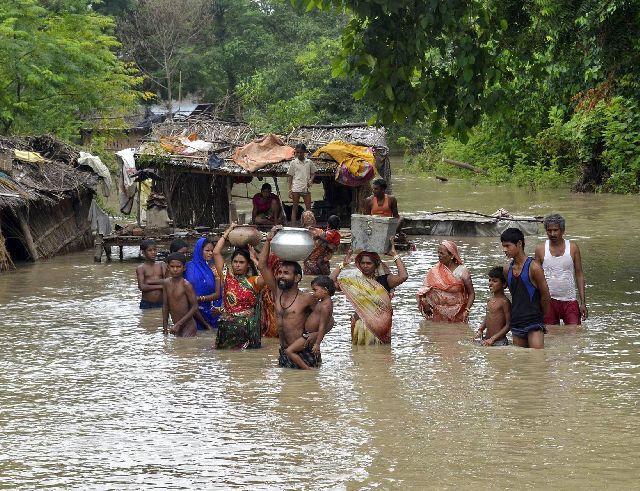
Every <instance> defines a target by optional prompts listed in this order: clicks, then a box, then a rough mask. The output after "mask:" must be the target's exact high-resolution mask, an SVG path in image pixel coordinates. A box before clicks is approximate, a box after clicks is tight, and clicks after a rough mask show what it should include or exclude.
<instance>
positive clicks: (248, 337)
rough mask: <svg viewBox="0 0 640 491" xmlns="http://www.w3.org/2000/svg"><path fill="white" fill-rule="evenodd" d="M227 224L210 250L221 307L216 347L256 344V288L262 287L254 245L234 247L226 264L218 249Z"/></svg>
mask: <svg viewBox="0 0 640 491" xmlns="http://www.w3.org/2000/svg"><path fill="white" fill-rule="evenodd" d="M234 228H235V224H234V225H231V226H230V227H229V228H228V229H227V230H226V231H225V232H224V234H222V237H221V238H220V240H218V243H217V244H216V246H215V248H214V250H213V257H214V260H215V264H216V269H217V270H218V274H219V275H220V277H221V278H224V280H223V291H224V294H223V305H224V311H223V313H222V317H221V319H220V321H219V327H218V335H217V337H216V344H215V347H216V349H244V348H260V336H261V326H260V301H259V299H260V291H261V290H262V288H263V287H264V280H263V279H262V276H258V274H257V273H256V269H255V264H257V262H258V259H257V257H256V253H255V249H254V248H253V247H252V246H249V247H248V249H245V248H242V247H236V248H235V250H234V251H233V253H232V254H231V265H229V266H227V267H226V271H225V264H224V258H223V256H222V249H223V248H224V244H225V241H226V240H227V239H228V237H229V233H230V232H231V231H232V230H233V229H234Z"/></svg>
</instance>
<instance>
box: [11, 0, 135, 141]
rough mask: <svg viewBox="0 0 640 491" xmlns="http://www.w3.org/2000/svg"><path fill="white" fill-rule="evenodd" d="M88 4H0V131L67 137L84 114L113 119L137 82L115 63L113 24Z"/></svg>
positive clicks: (131, 98) (23, 0) (131, 99)
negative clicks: (51, 134) (90, 8)
mask: <svg viewBox="0 0 640 491" xmlns="http://www.w3.org/2000/svg"><path fill="white" fill-rule="evenodd" d="M89 6H90V2H88V1H79V0H76V1H72V0H68V1H63V0H59V1H56V2H38V1H36V0H5V1H4V2H2V4H0V59H2V60H3V63H2V64H0V132H2V133H5V134H7V133H10V132H11V133H16V134H19V133H46V132H52V133H56V135H57V136H58V137H61V138H64V139H72V138H74V137H76V136H77V134H78V130H79V128H80V127H81V126H82V119H83V118H87V117H89V116H100V115H108V116H109V117H112V118H113V117H117V116H118V115H120V114H122V113H123V112H125V111H126V110H128V108H130V107H131V105H133V104H135V103H136V100H137V98H138V96H139V93H138V92H136V90H135V87H136V85H137V84H138V83H139V82H140V79H139V78H137V77H136V76H135V72H134V71H133V70H132V69H131V68H130V67H128V66H127V65H125V64H124V63H122V62H121V61H120V60H119V59H118V57H117V53H116V50H117V49H118V46H119V43H118V41H117V40H116V39H115V37H113V35H112V34H111V33H112V30H113V27H114V24H113V21H112V20H111V19H110V18H109V17H105V16H103V15H99V14H97V13H95V12H92V11H91V10H89Z"/></svg>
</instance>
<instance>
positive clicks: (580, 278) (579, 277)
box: [570, 242, 589, 320]
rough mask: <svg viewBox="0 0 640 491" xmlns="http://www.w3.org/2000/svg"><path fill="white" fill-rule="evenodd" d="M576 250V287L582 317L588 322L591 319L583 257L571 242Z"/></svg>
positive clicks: (574, 256)
mask: <svg viewBox="0 0 640 491" xmlns="http://www.w3.org/2000/svg"><path fill="white" fill-rule="evenodd" d="M570 244H571V246H572V247H573V248H574V253H573V269H574V271H575V273H576V285H577V287H578V302H579V304H580V315H581V316H582V320H586V319H587V317H589V311H588V310H587V297H586V296H585V280H584V270H583V269H582V256H581V254H580V248H579V247H578V244H576V243H575V242H570Z"/></svg>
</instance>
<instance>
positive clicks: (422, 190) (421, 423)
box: [0, 175, 640, 490]
mask: <svg viewBox="0 0 640 491" xmlns="http://www.w3.org/2000/svg"><path fill="white" fill-rule="evenodd" d="M394 194H396V195H397V196H398V198H399V206H400V211H401V213H402V212H409V211H420V210H423V211H426V210H438V209H441V210H443V209H472V210H473V209H475V210H478V211H481V212H486V213H491V212H493V211H494V210H495V209H497V208H500V207H503V208H506V209H508V210H509V211H511V212H512V213H522V214H534V215H544V214H547V213H550V212H560V213H562V214H563V215H564V216H565V217H566V219H567V236H568V237H569V238H577V239H578V240H579V242H580V247H581V250H582V257H583V262H584V269H585V276H586V279H587V302H588V307H589V312H590V319H589V320H588V321H587V323H586V324H585V326H584V327H583V328H581V329H579V330H577V331H575V332H567V331H566V330H565V329H564V328H555V329H553V330H552V331H551V333H550V334H549V335H548V336H546V340H545V345H546V349H545V350H544V351H532V350H524V349H516V348H513V347H508V348H480V347H477V346H474V345H472V344H471V343H470V341H469V338H470V337H471V335H472V328H475V327H477V325H478V324H479V322H480V321H481V319H482V316H483V312H484V303H485V302H486V300H487V297H488V288H487V280H486V276H485V273H486V271H487V270H488V269H489V268H490V267H491V266H493V265H496V264H502V263H503V262H504V256H503V255H502V252H501V248H500V245H499V242H498V240H497V239H496V238H460V239H456V241H457V243H458V245H459V246H460V248H461V254H462V257H463V258H464V259H465V261H466V264H467V265H468V266H469V268H470V269H471V273H472V277H473V280H474V284H475V287H476V292H477V297H478V298H477V300H476V304H475V306H474V308H473V309H472V313H471V327H469V328H467V327H460V326H458V327H452V326H442V325H430V324H426V323H424V322H421V320H420V317H419V316H418V313H417V311H416V308H415V301H414V295H415V291H416V289H417V288H418V286H419V285H420V284H421V282H422V279H423V277H424V274H425V272H426V270H427V268H428V267H429V266H430V265H432V264H434V263H435V261H436V260H437V255H436V245H437V244H438V242H439V241H440V240H441V239H440V238H437V237H421V238H418V239H417V246H418V250H417V251H416V252H411V253H403V257H404V259H405V261H406V263H407V264H408V269H409V273H410V279H409V281H408V282H407V283H405V284H404V285H402V286H401V287H400V288H398V290H397V294H396V298H395V299H394V308H395V315H394V327H393V342H392V344H391V346H385V347H352V346H351V344H350V336H349V324H348V313H349V308H348V306H347V304H346V301H345V300H344V298H343V297H341V296H340V295H337V296H336V297H335V302H336V310H337V312H338V314H337V316H336V317H337V319H336V320H337V325H336V328H335V329H334V330H333V331H332V332H331V333H330V334H329V335H328V336H327V338H326V341H325V343H323V348H322V349H323V359H324V364H323V366H322V368H321V369H320V370H316V371H310V372H301V371H294V370H283V369H279V368H277V344H276V341H275V340H266V341H265V342H264V348H263V349H261V350H256V351H248V352H214V351H212V350H211V345H212V341H213V337H212V335H210V334H204V335H200V336H199V337H197V338H195V339H175V338H167V337H164V336H163V335H162V330H161V313H160V312H159V311H147V312H141V311H140V310H139V309H138V300H139V293H138V290H137V288H136V283H135V271H134V270H135V267H136V262H134V261H128V262H127V261H125V262H124V263H119V262H113V263H110V264H106V263H102V264H94V263H93V262H92V256H91V251H87V252H86V253H82V254H75V255H71V256H66V257H60V258H55V259H53V260H50V261H48V262H42V263H39V264H33V265H27V266H23V267H20V268H19V269H18V270H17V271H14V272H10V273H8V274H3V275H2V276H1V277H0V334H1V335H2V348H1V350H0V353H1V360H2V370H1V371H0V401H1V402H0V450H1V451H0V488H3V489H36V488H38V489H41V488H51V489H141V488H145V489H146V488H157V489H229V488H241V489H274V490H279V489H348V490H351V489H354V490H355V489H425V488H430V487H433V488H473V489H477V488H488V487H498V488H555V489H560V488H562V489H577V488H589V489H593V488H601V487H604V486H607V487H610V488H618V489H624V488H627V489H628V488H631V487H635V486H637V483H638V482H639V481H640V418H639V417H638V409H639V408H638V401H639V400H640V380H639V377H638V376H639V373H640V369H639V366H640V354H639V351H640V322H638V318H639V317H640V285H639V279H640V264H639V263H638V260H637V256H638V253H637V251H638V250H639V249H640V232H639V230H640V211H638V198H637V197H630V196H603V195H575V194H571V193H569V192H568V191H558V192H555V193H553V192H548V191H540V192H529V191H526V190H522V189H516V188H498V187H490V186H475V185H473V184H472V183H466V182H453V181H450V182H448V183H444V184H443V183H440V182H437V181H435V180H433V179H430V178H427V177H415V176H404V175H399V176H397V177H396V178H395V180H394ZM540 232H541V235H540V237H539V238H542V230H540ZM535 242H536V238H534V237H528V238H527V247H526V249H527V251H528V252H530V253H531V252H532V251H533V247H534V245H535ZM128 253H129V255H130V256H133V255H135V254H136V253H135V251H134V250H129V251H128ZM340 259H341V258H338V257H336V258H334V263H337V262H338V260H340ZM308 281H309V280H308V279H306V280H305V281H304V284H305V285H308ZM633 483H636V484H635V485H634V484H633Z"/></svg>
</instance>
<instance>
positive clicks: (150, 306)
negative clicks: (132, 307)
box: [140, 298, 162, 310]
mask: <svg viewBox="0 0 640 491" xmlns="http://www.w3.org/2000/svg"><path fill="white" fill-rule="evenodd" d="M140 308H141V309H142V310H147V309H161V308H162V302H158V303H156V302H149V300H145V299H144V298H143V299H142V300H140Z"/></svg>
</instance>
